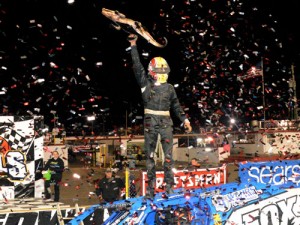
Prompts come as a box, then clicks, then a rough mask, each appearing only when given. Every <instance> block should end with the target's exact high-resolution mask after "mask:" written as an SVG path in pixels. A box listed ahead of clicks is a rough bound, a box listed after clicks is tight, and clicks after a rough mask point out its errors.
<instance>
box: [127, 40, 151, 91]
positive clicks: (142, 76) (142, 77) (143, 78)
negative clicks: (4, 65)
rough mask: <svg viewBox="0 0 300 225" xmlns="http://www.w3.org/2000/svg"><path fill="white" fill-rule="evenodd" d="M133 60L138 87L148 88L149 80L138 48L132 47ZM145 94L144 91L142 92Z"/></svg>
mask: <svg viewBox="0 0 300 225" xmlns="http://www.w3.org/2000/svg"><path fill="white" fill-rule="evenodd" d="M131 58H132V62H133V72H134V75H135V78H136V80H137V83H138V85H139V86H140V88H141V89H143V88H145V87H146V86H147V82H148V78H147V74H146V71H145V68H144V67H143V65H142V63H141V60H140V56H139V53H138V50H137V46H136V45H134V46H131ZM142 92H143V91H142Z"/></svg>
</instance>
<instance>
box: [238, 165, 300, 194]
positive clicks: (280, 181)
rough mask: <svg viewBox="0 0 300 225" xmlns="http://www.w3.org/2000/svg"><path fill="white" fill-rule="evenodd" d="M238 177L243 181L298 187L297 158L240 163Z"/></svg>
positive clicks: (299, 185)
mask: <svg viewBox="0 0 300 225" xmlns="http://www.w3.org/2000/svg"><path fill="white" fill-rule="evenodd" d="M239 177H240V179H241V182H245V183H261V184H266V185H272V186H273V185H274V186H280V187H281V188H290V187H300V165H299V160H280V161H268V162H247V163H240V164H239Z"/></svg>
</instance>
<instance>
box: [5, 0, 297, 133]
mask: <svg viewBox="0 0 300 225" xmlns="http://www.w3.org/2000/svg"><path fill="white" fill-rule="evenodd" d="M0 6H1V33H0V35H1V36H0V37H1V49H0V59H1V68H0V76H1V80H2V82H1V90H0V93H1V95H0V98H1V102H0V103H1V104H2V105H4V106H7V107H9V110H10V112H11V113H12V114H14V115H32V114H39V115H44V117H45V123H46V124H48V125H49V126H50V127H51V126H53V124H56V126H57V125H58V126H62V125H64V126H65V128H66V129H67V130H68V132H69V133H70V134H75V133H76V132H79V131H81V130H82V129H85V130H86V131H87V132H90V131H91V123H90V122H87V116H90V115H93V114H94V115H95V116H96V121H95V122H94V123H93V129H94V131H95V133H96V134H99V133H108V132H110V131H111V130H113V129H114V128H115V127H120V126H123V127H124V126H125V121H126V119H125V117H126V112H127V115H128V117H127V118H128V125H129V126H130V127H131V126H133V125H139V124H142V120H141V116H143V105H142V101H141V97H140V90H139V87H138V86H137V84H136V82H135V79H134V75H133V72H132V69H131V59H130V52H129V50H128V46H129V43H128V41H127V40H126V38H127V36H128V33H127V32H125V31H123V30H121V31H117V30H115V29H113V28H112V27H111V25H110V21H109V20H108V19H107V18H105V17H104V16H103V15H102V14H101V9H102V7H105V8H108V9H114V10H118V11H120V12H121V13H123V14H125V15H126V16H127V17H129V18H131V19H134V20H137V21H140V22H141V23H142V24H143V25H144V27H145V28H146V29H147V30H148V31H149V32H150V33H151V34H152V35H153V37H154V38H155V39H156V40H158V41H161V40H162V38H163V37H165V38H167V40H168V45H167V46H166V47H165V48H163V49H161V48H157V47H155V46H153V45H151V44H149V43H147V41H146V40H145V39H143V38H142V37H139V40H138V49H139V50H140V53H141V54H142V53H143V55H142V56H141V59H142V62H143V63H144V64H145V66H147V65H148V62H149V61H150V59H151V58H152V57H155V56H158V55H160V56H162V57H164V58H166V60H167V61H168V63H169V64H170V67H171V73H170V76H169V82H170V83H172V84H174V85H176V90H177V94H178V97H179V99H180V102H181V103H182V107H183V108H184V110H185V112H186V113H187V114H188V115H189V118H190V120H191V122H192V125H193V127H194V130H195V132H197V130H198V129H199V127H205V126H211V125H217V126H223V125H224V126H228V124H227V123H228V118H235V119H237V121H238V122H237V127H243V126H245V124H247V123H249V122H250V121H251V120H256V119H258V120H261V119H263V108H262V102H263V101H262V99H263V92H262V87H263V85H262V76H256V77H247V76H248V75H247V71H249V69H250V68H251V67H252V66H256V65H260V62H261V60H263V75H264V76H263V77H264V81H265V82H264V88H265V92H264V94H265V110H266V111H265V112H266V113H265V115H266V119H288V118H290V117H291V115H290V114H289V109H291V108H290V107H291V106H293V105H295V103H294V101H296V98H295V92H294V90H292V89H291V83H290V81H289V79H290V78H291V74H292V73H291V65H292V64H294V65H295V67H294V69H295V77H296V80H298V75H297V74H298V73H299V72H298V67H297V66H299V65H300V55H299V54H300V48H299V43H298V40H299V35H298V34H296V33H298V32H297V31H296V27H297V26H296V21H297V20H296V16H297V12H298V11H299V9H300V7H299V3H298V1H296V0H287V1H284V2H277V1H221V0H215V1H207V0H204V1H196V0H195V1H188V0H186V1H182V0H176V1H175V0H173V1H158V0H156V1H138V0H132V1H116V0H115V1H112V0H110V1H109V0H106V1H96V0H75V2H74V3H72V4H68V3H67V1H65V0H51V1H50V0H19V1H17V0H3V1H1V5H0ZM54 118H56V119H55V121H54ZM177 125H179V121H176V119H175V126H177Z"/></svg>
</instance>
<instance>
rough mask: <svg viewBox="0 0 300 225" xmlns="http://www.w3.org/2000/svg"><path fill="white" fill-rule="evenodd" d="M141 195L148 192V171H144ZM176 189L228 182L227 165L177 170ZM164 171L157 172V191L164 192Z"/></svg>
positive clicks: (175, 173)
mask: <svg viewBox="0 0 300 225" xmlns="http://www.w3.org/2000/svg"><path fill="white" fill-rule="evenodd" d="M141 177H142V180H141V195H145V194H146V187H147V180H148V177H147V172H146V171H143V172H142V175H141ZM174 183H175V185H174V186H173V188H174V189H178V188H189V189H192V188H203V187H211V186H216V185H220V184H225V183H226V165H223V166H221V167H215V168H206V169H193V170H177V171H175V172H174ZM163 186H164V172H162V171H157V172H156V187H155V191H156V192H164V188H163Z"/></svg>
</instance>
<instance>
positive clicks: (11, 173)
mask: <svg viewBox="0 0 300 225" xmlns="http://www.w3.org/2000/svg"><path fill="white" fill-rule="evenodd" d="M41 120H42V118H40V117H15V116H9V117H6V116H4V117H2V116H0V148H1V151H0V157H1V160H0V186H1V187H4V186H6V187H12V186H13V187H14V188H13V189H9V190H10V192H7V190H5V191H2V193H1V194H2V198H3V199H17V198H31V197H41V194H40V193H41V192H42V190H41V188H40V186H38V185H37V182H38V180H40V179H41V178H42V176H39V173H40V169H41V168H42V166H43V162H42V159H43V148H42V146H43V136H42V133H40V130H41V129H40V128H41V126H42V125H41ZM12 191H13V193H12ZM36 193H37V194H36Z"/></svg>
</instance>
